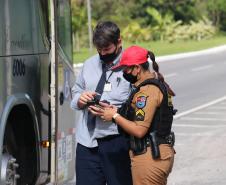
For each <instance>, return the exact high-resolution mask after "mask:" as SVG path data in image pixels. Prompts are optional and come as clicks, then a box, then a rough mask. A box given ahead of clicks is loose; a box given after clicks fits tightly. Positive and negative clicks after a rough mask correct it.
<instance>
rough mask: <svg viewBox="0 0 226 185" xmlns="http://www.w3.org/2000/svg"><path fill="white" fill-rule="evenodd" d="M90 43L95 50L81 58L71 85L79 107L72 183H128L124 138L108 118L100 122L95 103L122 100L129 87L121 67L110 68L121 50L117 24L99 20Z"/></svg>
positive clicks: (109, 184) (81, 184)
mask: <svg viewBox="0 0 226 185" xmlns="http://www.w3.org/2000/svg"><path fill="white" fill-rule="evenodd" d="M93 43H94V45H95V47H96V49H97V52H98V54H96V55H94V56H92V57H90V58H89V59H87V60H86V61H85V62H84V64H83V67H82V69H81V71H80V73H79V74H78V76H77V78H76V82H75V85H74V87H73V88H72V93H73V100H72V102H71V107H72V108H73V109H76V110H79V111H80V117H79V119H78V121H77V123H76V141H77V143H78V144H77V148H76V185H91V184H92V185H106V184H108V185H131V184H132V177H131V170H130V157H129V152H128V151H129V147H128V142H127V139H126V138H125V137H123V136H122V135H120V134H119V133H118V130H117V126H116V125H115V124H114V123H113V122H112V121H111V120H110V121H109V122H105V124H103V120H102V119H101V118H100V117H99V113H98V110H99V108H98V105H97V104H98V102H99V101H103V100H105V101H108V102H109V103H111V104H114V105H117V104H122V102H124V101H125V100H126V99H127V98H128V95H129V92H130V89H131V86H130V83H129V82H127V81H126V80H125V79H124V78H123V76H122V75H123V74H122V71H116V72H113V71H111V70H110V67H111V66H113V65H116V64H117V63H118V62H119V59H120V57H121V53H122V41H121V37H120V30H119V28H118V26H117V25H116V24H115V23H113V22H110V21H104V22H99V23H98V24H97V26H96V27H95V29H94V33H93ZM91 104H94V106H91ZM112 146H114V147H112ZM122 162H123V163H122Z"/></svg>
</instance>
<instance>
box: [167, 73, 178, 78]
mask: <svg viewBox="0 0 226 185" xmlns="http://www.w3.org/2000/svg"><path fill="white" fill-rule="evenodd" d="M174 76H177V73H170V74H166V75H164V78H170V77H174Z"/></svg>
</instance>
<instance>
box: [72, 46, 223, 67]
mask: <svg viewBox="0 0 226 185" xmlns="http://www.w3.org/2000/svg"><path fill="white" fill-rule="evenodd" d="M222 51H226V45H221V46H217V47H214V48H209V49H205V50H201V51H193V52H187V53H179V54H172V55H166V56H160V57H156V61H157V62H158V63H159V62H166V61H171V60H179V59H184V58H189V57H196V56H202V55H204V54H214V53H218V52H222ZM82 66H83V63H79V64H73V67H74V68H79V67H82Z"/></svg>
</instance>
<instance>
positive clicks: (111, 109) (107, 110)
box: [101, 106, 117, 121]
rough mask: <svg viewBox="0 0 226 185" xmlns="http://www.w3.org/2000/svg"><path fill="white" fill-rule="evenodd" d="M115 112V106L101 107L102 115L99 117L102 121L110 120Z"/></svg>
mask: <svg viewBox="0 0 226 185" xmlns="http://www.w3.org/2000/svg"><path fill="white" fill-rule="evenodd" d="M115 113H117V107H115V106H113V107H108V108H105V109H103V115H102V116H101V119H103V120H104V121H111V120H112V117H113V116H114V114H115Z"/></svg>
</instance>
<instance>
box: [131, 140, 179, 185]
mask: <svg viewBox="0 0 226 185" xmlns="http://www.w3.org/2000/svg"><path fill="white" fill-rule="evenodd" d="M159 147H160V158H159V159H153V158H152V154H151V148H150V147H147V152H146V153H144V154H141V155H133V153H132V151H130V157H131V163H132V176H133V185H166V184H167V177H168V175H169V173H170V172H171V170H172V167H173V162H174V153H175V151H174V149H173V148H172V147H170V146H168V145H165V144H162V145H160V146H159Z"/></svg>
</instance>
